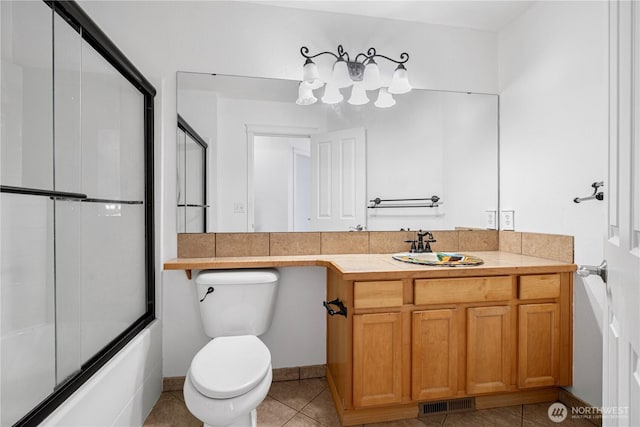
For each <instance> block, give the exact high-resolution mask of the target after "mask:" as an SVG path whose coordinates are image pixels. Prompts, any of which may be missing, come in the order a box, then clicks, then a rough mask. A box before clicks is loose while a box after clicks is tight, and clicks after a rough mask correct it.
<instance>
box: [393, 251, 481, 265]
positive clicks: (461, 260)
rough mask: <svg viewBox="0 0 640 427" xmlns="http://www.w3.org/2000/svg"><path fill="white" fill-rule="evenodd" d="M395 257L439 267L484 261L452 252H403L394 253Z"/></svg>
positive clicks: (479, 263)
mask: <svg viewBox="0 0 640 427" xmlns="http://www.w3.org/2000/svg"><path fill="white" fill-rule="evenodd" d="M393 259H395V260H398V261H403V262H409V263H412V264H422V265H433V266H439V267H461V266H470V265H481V264H483V263H484V261H483V260H482V259H480V258H478V257H474V256H471V255H465V254H458V253H452V252H423V253H413V252H401V253H398V254H394V255H393Z"/></svg>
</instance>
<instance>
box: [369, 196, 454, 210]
mask: <svg viewBox="0 0 640 427" xmlns="http://www.w3.org/2000/svg"><path fill="white" fill-rule="evenodd" d="M420 201H425V202H427V201H430V202H431V203H424V204H420V203H409V204H391V205H384V202H420ZM369 202H370V203H372V204H371V205H370V206H367V208H369V209H381V208H435V207H437V206H440V205H441V204H442V202H440V197H438V196H431V197H426V198H417V199H381V198H379V197H376V198H375V199H372V200H369Z"/></svg>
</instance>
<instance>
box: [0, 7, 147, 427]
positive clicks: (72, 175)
mask: <svg viewBox="0 0 640 427" xmlns="http://www.w3.org/2000/svg"><path fill="white" fill-rule="evenodd" d="M0 19H1V31H2V34H1V36H2V37H1V40H2V69H1V81H2V87H1V90H2V104H1V110H0V115H1V121H2V123H1V128H2V135H1V136H2V139H1V140H0V184H1V186H0V190H1V194H0V240H1V245H0V301H1V305H0V332H1V340H0V356H1V357H0V383H1V390H0V425H2V426H9V425H37V424H38V423H39V422H41V421H42V420H43V419H44V418H45V417H46V416H47V415H48V414H50V413H51V412H52V411H53V410H54V409H55V408H56V407H57V406H59V405H60V404H61V403H62V402H64V400H65V399H66V398H68V397H69V396H70V395H71V393H73V392H74V391H75V390H76V389H78V387H79V386H80V385H82V383H84V382H85V381H86V380H87V379H88V378H90V377H91V375H93V374H94V373H95V372H96V371H97V370H98V369H99V368H100V367H101V366H103V365H104V364H105V363H106V362H107V361H108V360H109V359H110V358H111V357H112V356H113V355H115V354H116V353H117V352H118V351H119V350H120V349H121V348H122V347H123V346H124V345H125V344H126V343H127V342H128V341H130V340H131V339H132V338H133V337H134V336H135V335H136V334H137V333H138V332H140V331H141V330H142V329H143V328H144V327H145V326H146V325H148V324H149V323H150V322H151V321H152V320H153V319H154V317H155V315H154V292H153V290H154V287H153V286H154V274H153V265H154V263H153V97H154V95H155V89H154V88H153V86H151V84H150V83H149V82H148V81H147V80H146V79H145V78H144V77H143V76H142V75H141V74H140V73H139V72H138V71H137V70H136V69H135V67H134V66H133V65H132V64H131V63H130V62H129V61H128V60H127V59H126V58H125V57H124V55H123V54H122V53H121V52H120V51H119V50H118V49H117V47H116V46H115V45H113V43H112V42H111V41H110V40H109V39H108V38H107V37H106V35H105V34H104V33H102V32H101V31H100V30H99V29H98V28H97V26H96V25H95V24H94V23H93V22H92V21H91V19H90V18H89V17H88V16H87V15H86V14H85V13H84V12H83V11H82V9H80V7H79V6H78V5H77V4H76V3H74V2H57V1H43V2H36V1H26V2H25V1H2V2H0Z"/></svg>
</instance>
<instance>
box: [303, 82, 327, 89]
mask: <svg viewBox="0 0 640 427" xmlns="http://www.w3.org/2000/svg"><path fill="white" fill-rule="evenodd" d="M304 83H305V84H306V85H307V86H309V88H310V89H311V90H316V89H320V88H321V87H322V85H323V84H324V82H323V81H322V80H321V79H315V80H312V81H310V82H306V81H305V82H304Z"/></svg>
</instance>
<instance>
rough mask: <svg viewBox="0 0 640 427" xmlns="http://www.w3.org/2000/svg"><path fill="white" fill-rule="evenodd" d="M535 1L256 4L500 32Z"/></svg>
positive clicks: (264, 0) (265, 0) (279, 0)
mask: <svg viewBox="0 0 640 427" xmlns="http://www.w3.org/2000/svg"><path fill="white" fill-rule="evenodd" d="M533 2H534V1H533V0H497V1H496V0H475V1H474V0H412V1H411V0H410V1H407V0H368V1H367V0H331V1H318V0H274V1H271V0H261V1H255V3H260V4H265V5H271V6H280V7H292V8H297V9H309V10H319V11H325V12H334V13H345V14H349V15H361V16H371V17H378V18H387V19H398V20H402V21H412V22H423V23H429V24H439V25H450V26H454V27H463V28H473V29H477V30H485V31H498V30H500V29H501V28H502V27H504V26H505V25H507V24H508V23H509V22H511V21H512V20H513V19H515V18H516V17H517V16H518V15H520V14H521V13H522V12H524V11H525V10H526V9H527V8H528V7H529V6H531V4H532V3H533Z"/></svg>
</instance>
